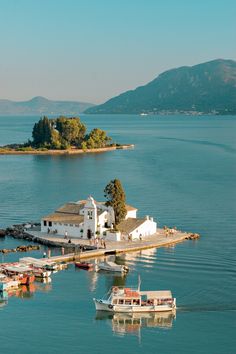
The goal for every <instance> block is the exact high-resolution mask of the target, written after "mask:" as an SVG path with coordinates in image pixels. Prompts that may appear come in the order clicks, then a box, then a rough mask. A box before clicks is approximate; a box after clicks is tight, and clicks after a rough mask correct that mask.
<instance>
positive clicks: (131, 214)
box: [41, 196, 157, 241]
mask: <svg viewBox="0 0 236 354" xmlns="http://www.w3.org/2000/svg"><path fill="white" fill-rule="evenodd" d="M126 210H127V214H126V217H125V219H124V220H123V221H121V222H120V224H119V225H117V230H118V231H115V230H114V229H113V225H114V221H115V218H114V210H113V208H112V207H110V206H106V204H105V202H96V201H95V200H94V199H93V198H92V197H91V196H89V197H88V199H87V200H80V201H78V202H70V203H67V204H65V205H63V206H62V207H60V208H59V209H57V210H56V211H55V212H54V213H53V214H50V215H48V216H45V217H43V218H42V220H41V232H43V233H50V234H55V235H68V237H71V238H72V237H74V238H82V239H91V238H96V237H98V238H104V239H105V240H109V241H120V240H127V239H130V240H134V239H143V238H145V236H149V235H152V234H154V233H155V232H156V227H157V224H156V222H154V221H153V218H151V217H149V216H146V217H145V218H142V219H141V218H137V209H136V208H134V207H132V206H130V205H126Z"/></svg>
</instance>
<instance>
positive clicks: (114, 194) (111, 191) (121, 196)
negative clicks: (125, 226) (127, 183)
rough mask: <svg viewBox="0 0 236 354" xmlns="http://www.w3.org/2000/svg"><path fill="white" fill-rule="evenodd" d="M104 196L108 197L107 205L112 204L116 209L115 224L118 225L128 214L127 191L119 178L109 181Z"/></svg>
mask: <svg viewBox="0 0 236 354" xmlns="http://www.w3.org/2000/svg"><path fill="white" fill-rule="evenodd" d="M104 196H105V198H106V199H107V201H106V205H107V206H111V207H112V208H113V210H114V214H115V225H118V224H119V223H120V222H121V221H122V220H124V218H125V216H126V214H127V210H126V205H125V192H124V189H123V187H122V184H121V182H120V180H119V179H114V180H112V181H110V182H109V183H108V185H107V186H106V188H105V189H104Z"/></svg>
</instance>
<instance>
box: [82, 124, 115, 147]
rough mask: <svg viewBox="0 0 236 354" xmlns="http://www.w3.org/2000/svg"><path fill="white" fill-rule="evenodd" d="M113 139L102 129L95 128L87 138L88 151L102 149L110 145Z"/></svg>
mask: <svg viewBox="0 0 236 354" xmlns="http://www.w3.org/2000/svg"><path fill="white" fill-rule="evenodd" d="M110 141H111V138H110V137H109V136H107V134H106V132H105V131H104V130H102V129H99V128H95V129H93V130H92V131H91V132H90V134H89V135H88V136H87V141H86V145H87V148H88V149H96V148H102V147H105V146H107V145H108V143H109V142H110Z"/></svg>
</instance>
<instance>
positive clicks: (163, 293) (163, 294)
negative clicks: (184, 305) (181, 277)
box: [139, 290, 172, 299]
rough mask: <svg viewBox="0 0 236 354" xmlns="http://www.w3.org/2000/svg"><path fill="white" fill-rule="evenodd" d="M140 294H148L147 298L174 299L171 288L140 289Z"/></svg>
mask: <svg viewBox="0 0 236 354" xmlns="http://www.w3.org/2000/svg"><path fill="white" fill-rule="evenodd" d="M139 293H140V295H141V296H142V295H146V296H147V299H172V293H171V291H170V290H160V291H140V292H139Z"/></svg>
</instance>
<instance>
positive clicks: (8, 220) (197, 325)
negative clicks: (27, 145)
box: [0, 115, 236, 354]
mask: <svg viewBox="0 0 236 354" xmlns="http://www.w3.org/2000/svg"><path fill="white" fill-rule="evenodd" d="M82 119H83V120H84V121H85V123H86V124H87V126H88V127H89V129H90V128H93V127H96V126H98V127H101V128H103V129H106V130H107V131H108V133H109V134H110V135H111V136H112V137H113V139H114V140H115V141H116V142H119V143H134V144H135V145H136V146H135V149H134V150H126V151H122V150H118V151H115V152H108V153H102V154H87V155H83V156H66V157H65V156H53V157H51V156H0V227H4V226H7V225H9V224H13V223H16V222H24V221H26V220H39V219H40V217H41V216H42V215H44V214H47V213H49V212H51V211H52V210H54V209H55V208H56V207H57V206H59V205H61V204H63V203H64V202H66V201H75V200H78V199H84V198H86V197H87V196H88V195H89V194H92V195H93V196H94V197H95V198H96V199H102V198H103V189H104V187H105V185H106V184H107V183H108V182H109V181H110V180H111V179H113V178H115V177H117V178H120V179H121V181H122V183H123V185H124V188H125V190H126V195H127V201H128V202H129V203H130V204H132V205H135V206H137V207H138V208H139V210H140V215H141V216H142V215H146V214H148V215H153V216H154V217H155V218H156V219H157V220H158V222H159V224H160V225H169V226H177V227H178V228H180V229H183V230H186V231H193V232H198V233H200V234H201V236H202V237H201V239H200V240H199V241H196V242H193V241H186V242H185V243H182V244H179V245H176V246H175V247H174V248H165V249H158V250H152V251H145V252H142V253H136V254H130V255H127V256H126V257H123V258H120V259H118V260H119V261H120V262H126V264H128V266H129V267H130V268H131V271H130V273H129V274H128V276H127V277H126V279H121V278H119V277H114V276H112V275H105V274H94V273H93V272H89V273H88V272H85V271H75V269H74V267H73V266H72V265H71V266H70V267H69V269H68V270H66V271H63V272H60V273H57V274H55V275H54V276H53V279H52V283H51V284H50V285H47V284H46V286H45V284H41V287H40V286H39V285H38V287H39V288H38V289H37V291H36V292H34V293H32V294H31V295H30V294H28V297H24V298H20V297H12V298H10V300H9V303H8V305H7V306H5V307H2V308H0V320H1V330H0V340H1V351H0V352H1V353H3V354H12V353H19V354H21V353H24V354H28V353H37V354H38V353H40V354H42V353H67V352H70V353H80V352H83V351H84V352H86V353H104V354H105V353H110V352H111V351H112V352H113V353H122V352H123V353H137V354H138V353H142V354H143V353H171V354H172V353H181V354H182V353H204V354H205V353H209V354H223V353H225V354H230V353H234V352H235V347H236V338H235V330H236V296H235V294H236V282H235V281H236V267H235V263H236V261H235V259H236V257H235V254H236V241H235V240H236V235H235V229H236V222H235V220H236V218H235V216H236V189H235V180H236V163H235V162H236V119H235V117H181V116H168V117H159V116H149V117H148V116H147V117H140V116H129V115H127V116H125V115H123V116H109V115H107V116H84V117H82ZM37 120H38V117H7V118H6V117H0V145H3V144H7V143H13V142H23V141H26V140H27V139H28V138H29V137H30V134H31V130H32V125H33V123H34V122H35V121H37ZM22 243H23V242H21V241H19V240H12V239H10V238H6V239H5V240H1V239H0V248H4V247H8V246H9V247H12V246H16V245H19V244H22ZM42 251H43V250H42ZM54 252H56V251H54ZM40 253H41V251H40V252H36V253H31V255H32V256H33V255H36V256H37V255H39V254H40ZM15 257H17V255H15V254H14V255H8V256H6V257H5V258H4V259H3V260H4V261H7V260H12V259H15ZM138 274H140V275H141V278H142V287H143V288H144V289H158V288H159V289H171V290H172V291H173V293H174V294H175V296H176V297H177V304H178V307H179V308H178V310H177V316H176V319H175V320H173V321H172V326H170V321H169V322H168V321H167V322H168V326H166V327H164V328H163V327H162V326H161V325H160V323H163V321H164V320H163V321H162V322H160V321H159V322H158V320H155V319H154V320H153V323H155V326H154V324H151V322H149V325H148V324H147V323H146V325H143V326H141V325H140V322H139V320H137V319H136V322H135V321H133V324H131V323H129V322H126V324H125V320H124V319H123V320H122V321H123V322H122V323H123V324H122V323H120V324H119V325H118V324H117V321H116V319H111V318H109V317H105V318H96V313H95V310H94V306H93V302H92V298H93V297H95V296H102V295H103V294H104V293H105V292H106V291H107V290H108V288H109V287H110V286H111V285H113V284H122V283H126V284H128V285H130V284H136V283H137V275H138ZM158 324H159V325H158Z"/></svg>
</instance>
